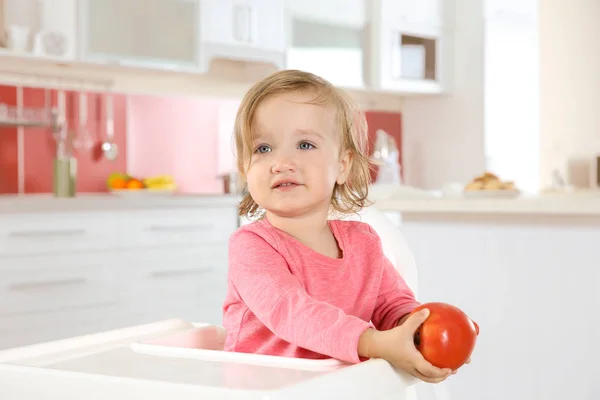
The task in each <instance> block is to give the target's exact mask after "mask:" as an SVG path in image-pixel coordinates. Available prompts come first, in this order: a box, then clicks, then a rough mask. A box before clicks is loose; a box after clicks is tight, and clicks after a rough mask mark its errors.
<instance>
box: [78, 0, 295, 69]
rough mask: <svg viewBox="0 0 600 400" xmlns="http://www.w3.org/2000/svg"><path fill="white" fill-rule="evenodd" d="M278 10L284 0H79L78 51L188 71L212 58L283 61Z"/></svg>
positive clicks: (123, 62) (93, 58)
mask: <svg viewBox="0 0 600 400" xmlns="http://www.w3.org/2000/svg"><path fill="white" fill-rule="evenodd" d="M283 10H284V8H283V0H281V1H270V0H128V1H121V0H102V1H99V0H82V1H81V5H80V11H79V16H80V28H81V29H80V32H81V38H82V39H81V45H80V51H81V56H82V58H83V60H84V61H95V62H99V63H116V64H121V65H130V66H135V67H148V68H156V69H172V70H177V71H189V72H205V71H207V69H208V68H209V65H210V62H211V61H212V60H213V59H214V58H225V59H234V60H242V61H264V62H271V63H274V64H276V65H278V66H282V65H283V55H284V50H285V37H284V34H283V33H284V31H283ZM107 27H110V29H107Z"/></svg>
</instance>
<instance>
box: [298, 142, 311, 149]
mask: <svg viewBox="0 0 600 400" xmlns="http://www.w3.org/2000/svg"><path fill="white" fill-rule="evenodd" d="M298 147H300V150H310V149H314V148H315V146H313V145H312V144H311V143H308V142H301V143H300V145H299V146H298Z"/></svg>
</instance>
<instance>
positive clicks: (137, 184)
mask: <svg viewBox="0 0 600 400" xmlns="http://www.w3.org/2000/svg"><path fill="white" fill-rule="evenodd" d="M126 187H127V189H143V188H144V183H143V182H142V181H140V180H139V179H130V180H129V181H127V185H126Z"/></svg>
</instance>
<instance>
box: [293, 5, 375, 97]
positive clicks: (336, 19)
mask: <svg viewBox="0 0 600 400" xmlns="http://www.w3.org/2000/svg"><path fill="white" fill-rule="evenodd" d="M287 1H288V3H287V4H288V15H287V18H286V21H287V25H288V36H289V46H288V49H287V54H286V68H288V69H299V70H303V71H308V72H312V73H314V74H317V75H319V76H321V77H323V78H325V79H327V80H329V81H330V82H331V83H333V84H335V85H338V86H342V87H347V88H359V89H360V88H364V87H365V76H364V64H365V56H366V46H365V45H366V43H367V40H366V38H367V37H368V35H367V25H366V14H365V12H366V11H365V1H364V0H352V1H340V0H321V1H314V0H313V1H304V0H287Z"/></svg>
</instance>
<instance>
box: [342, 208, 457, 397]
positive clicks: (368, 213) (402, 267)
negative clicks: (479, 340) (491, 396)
mask: <svg viewBox="0 0 600 400" xmlns="http://www.w3.org/2000/svg"><path fill="white" fill-rule="evenodd" d="M346 219H351V220H356V221H362V222H365V223H367V224H369V225H370V226H371V227H372V228H373V229H374V230H375V232H377V234H378V235H379V238H380V239H381V246H382V248H383V253H384V254H385V255H386V257H387V258H388V259H389V260H390V262H391V263H392V265H393V266H394V267H395V268H396V270H398V272H399V273H400V275H401V276H402V277H403V278H404V280H405V281H406V284H407V285H408V287H409V288H410V289H411V290H412V291H413V293H414V294H415V297H416V298H417V299H418V298H419V276H418V272H417V265H416V262H415V258H414V256H413V253H412V251H411V250H410V247H409V246H408V242H407V241H406V239H405V238H404V235H402V232H401V231H400V229H399V228H398V227H397V226H396V225H394V223H393V222H392V221H391V220H390V218H388V217H387V216H386V215H385V214H384V213H383V212H381V211H379V210H378V209H377V208H375V207H374V206H370V207H365V208H363V209H362V210H361V211H360V212H359V213H358V215H353V216H352V217H350V218H346ZM417 393H419V394H420V395H419V396H417ZM406 398H407V399H414V400H417V399H418V400H425V399H427V400H450V395H449V393H448V389H447V386H446V384H445V383H439V384H436V385H430V384H427V383H419V384H417V385H413V386H411V387H410V388H408V389H407V397H406Z"/></svg>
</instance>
